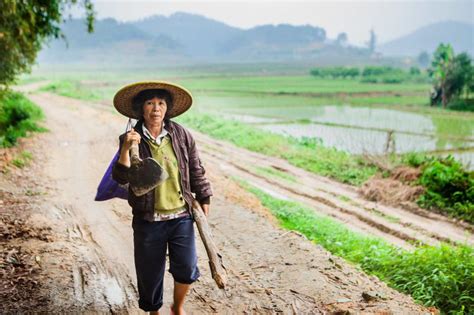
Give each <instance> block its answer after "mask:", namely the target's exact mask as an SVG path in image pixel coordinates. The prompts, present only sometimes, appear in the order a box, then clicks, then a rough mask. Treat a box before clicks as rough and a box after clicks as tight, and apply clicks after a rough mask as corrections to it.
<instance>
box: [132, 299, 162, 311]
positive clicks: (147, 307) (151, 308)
mask: <svg viewBox="0 0 474 315" xmlns="http://www.w3.org/2000/svg"><path fill="white" fill-rule="evenodd" d="M162 306H163V302H160V303H158V304H156V305H150V304H147V303H143V302H141V301H138V307H139V308H140V309H142V310H144V311H145V312H156V311H159V310H160V308H161V307H162Z"/></svg>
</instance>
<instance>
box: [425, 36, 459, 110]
mask: <svg viewBox="0 0 474 315" xmlns="http://www.w3.org/2000/svg"><path fill="white" fill-rule="evenodd" d="M453 58H454V51H453V48H452V47H451V45H449V44H446V45H445V44H443V43H441V44H439V46H438V48H436V51H435V52H434V55H433V61H432V62H431V68H430V69H429V74H430V76H431V77H432V78H433V79H434V80H435V90H436V91H439V93H441V102H442V104H443V107H444V108H446V105H447V104H448V101H449V95H448V93H449V88H448V84H449V81H448V75H449V73H450V71H452V67H453V62H452V61H453Z"/></svg>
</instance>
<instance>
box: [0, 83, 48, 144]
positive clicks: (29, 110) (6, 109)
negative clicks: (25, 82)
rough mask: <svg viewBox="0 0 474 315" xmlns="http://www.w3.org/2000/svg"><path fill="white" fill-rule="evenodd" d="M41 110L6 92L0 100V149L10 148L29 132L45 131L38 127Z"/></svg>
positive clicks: (41, 114) (22, 98)
mask: <svg viewBox="0 0 474 315" xmlns="http://www.w3.org/2000/svg"><path fill="white" fill-rule="evenodd" d="M42 118H43V112H42V110H41V108H39V107H38V106H36V105H35V104H34V103H32V102H31V101H30V100H28V99H27V98H26V97H24V96H23V95H22V94H20V93H16V92H6V93H5V94H4V95H3V96H2V98H1V99H0V147H11V146H13V145H15V144H16V142H17V139H18V138H21V137H25V136H27V133H28V132H29V131H45V130H46V129H45V128H43V127H41V126H39V125H38V121H39V120H41V119H42Z"/></svg>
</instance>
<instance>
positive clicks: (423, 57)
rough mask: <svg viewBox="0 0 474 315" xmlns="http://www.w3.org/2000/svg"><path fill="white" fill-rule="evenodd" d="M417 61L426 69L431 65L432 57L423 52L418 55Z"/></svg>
mask: <svg viewBox="0 0 474 315" xmlns="http://www.w3.org/2000/svg"><path fill="white" fill-rule="evenodd" d="M417 60H418V64H419V65H420V66H421V67H423V68H426V67H428V65H429V64H430V55H428V53H427V52H426V51H423V52H421V53H420V54H419V55H418V58H417Z"/></svg>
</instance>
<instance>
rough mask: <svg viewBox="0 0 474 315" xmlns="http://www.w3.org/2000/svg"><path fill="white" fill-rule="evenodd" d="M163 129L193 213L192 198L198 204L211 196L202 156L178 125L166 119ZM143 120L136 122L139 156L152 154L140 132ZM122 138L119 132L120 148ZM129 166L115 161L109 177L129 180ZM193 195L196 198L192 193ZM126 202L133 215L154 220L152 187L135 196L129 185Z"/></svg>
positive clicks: (188, 207) (124, 180)
mask: <svg viewBox="0 0 474 315" xmlns="http://www.w3.org/2000/svg"><path fill="white" fill-rule="evenodd" d="M165 123H166V130H168V132H169V135H170V138H171V143H172V145H173V149H174V152H175V153H176V158H177V160H178V166H179V173H180V175H181V176H180V180H181V189H182V190H183V197H184V200H185V201H186V207H187V209H188V211H189V212H190V214H191V216H192V215H193V213H192V210H191V206H192V201H193V199H196V200H197V201H199V203H201V204H209V203H210V197H211V196H212V190H211V185H210V183H209V181H208V180H207V178H206V177H205V173H206V171H205V169H204V167H203V166H202V163H201V159H200V158H199V154H198V151H197V148H196V143H195V141H194V139H193V137H192V135H191V133H190V132H189V131H188V130H186V129H185V128H184V127H183V126H181V125H180V124H178V123H176V122H174V121H171V120H169V119H166V120H165ZM142 125H143V120H139V121H138V122H137V124H136V125H135V128H134V129H135V131H136V132H138V133H139V134H140V136H141V137H142V141H140V144H139V145H138V151H139V156H140V158H141V159H145V158H147V157H152V155H151V150H150V147H149V146H148V144H147V143H146V141H145V140H144V137H145V136H144V135H143V131H142ZM124 139H125V134H122V135H120V137H119V140H120V149H122V144H123V141H124ZM128 170H129V168H128V167H126V166H124V165H122V164H120V163H118V162H116V163H115V164H114V166H113V169H112V178H113V179H114V180H116V181H117V182H118V183H120V184H127V183H128ZM193 193H194V194H195V197H194V196H193ZM128 203H129V205H130V206H131V207H132V212H133V215H134V216H137V217H139V218H141V219H144V220H147V221H150V222H151V221H153V218H154V212H155V190H154V189H153V190H151V191H150V192H148V193H146V194H145V195H143V196H136V195H135V194H134V193H133V191H132V190H131V189H130V188H129V190H128Z"/></svg>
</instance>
